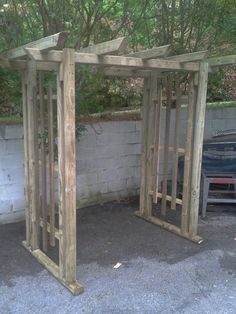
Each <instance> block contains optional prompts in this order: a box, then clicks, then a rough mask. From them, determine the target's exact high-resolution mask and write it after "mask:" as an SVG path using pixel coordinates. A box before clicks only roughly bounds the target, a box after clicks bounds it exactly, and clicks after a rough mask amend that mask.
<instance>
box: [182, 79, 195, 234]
mask: <svg viewBox="0 0 236 314" xmlns="http://www.w3.org/2000/svg"><path fill="white" fill-rule="evenodd" d="M196 75H197V74H194V75H193V76H192V77H191V78H190V83H189V97H188V117H187V124H186V136H185V156H184V176H183V198H182V199H183V204H182V212H181V232H182V233H183V234H185V233H187V232H188V225H189V193H190V181H191V167H192V163H191V161H192V159H191V157H192V142H193V123H194V110H195V107H196V87H195V85H194V80H195V76H196Z"/></svg>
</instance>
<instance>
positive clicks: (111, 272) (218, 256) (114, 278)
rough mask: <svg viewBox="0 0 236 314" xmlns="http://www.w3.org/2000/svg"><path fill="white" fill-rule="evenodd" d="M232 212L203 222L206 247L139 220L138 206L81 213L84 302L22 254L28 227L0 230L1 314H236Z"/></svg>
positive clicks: (213, 214)
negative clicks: (135, 214)
mask: <svg viewBox="0 0 236 314" xmlns="http://www.w3.org/2000/svg"><path fill="white" fill-rule="evenodd" d="M225 208H226V207H224V208H223V207H220V206H217V207H212V206H211V208H210V209H213V210H214V211H215V210H216V212H209V213H208V216H207V219H206V220H204V221H202V220H200V224H199V234H201V235H202V236H203V237H204V238H205V241H204V242H203V244H201V245H197V244H194V243H192V242H190V241H187V240H184V239H182V238H180V237H177V236H175V235H173V234H171V233H169V232H166V231H164V230H162V229H160V228H159V227H157V226H154V225H151V224H149V223H148V222H145V221H143V220H141V219H138V218H136V217H135V216H134V215H133V211H134V210H136V209H137V204H136V203H133V204H124V203H123V204H115V203H109V204H105V205H103V206H94V207H90V208H86V209H83V210H80V212H79V215H78V262H77V265H78V268H77V271H78V276H77V278H78V280H79V282H80V283H81V284H82V285H83V286H84V288H85V291H84V293H83V294H82V295H80V296H77V297H73V296H72V295H71V294H70V292H68V291H67V290H66V289H65V288H64V287H63V286H61V285H60V284H59V283H58V281H57V280H56V279H54V278H53V277H52V276H51V275H50V274H49V273H48V272H47V271H46V270H45V269H43V267H41V266H40V265H39V264H38V263H37V261H36V260H35V259H34V258H33V257H31V256H30V254H29V253H28V252H27V251H26V250H25V249H24V248H23V247H22V246H21V244H20V243H21V241H22V240H23V239H24V224H23V223H17V224H9V225H3V226H0V239H1V241H0V252H1V255H0V313H1V314H5V313H48V314H50V313H54V314H55V313H109V314H112V313H201V314H203V313H214V314H215V313H222V314H223V313H224V314H226V313H236V249H235V246H236V241H235V238H236V228H235V227H236V211H233V210H231V211H228V212H227V213H226V212H224V211H223V210H222V209H225ZM227 208H228V209H234V208H233V207H232V208H230V207H227ZM54 258H56V256H54ZM117 262H120V263H121V264H122V265H121V266H120V267H119V268H118V269H114V268H113V267H114V265H115V264H116V263H117Z"/></svg>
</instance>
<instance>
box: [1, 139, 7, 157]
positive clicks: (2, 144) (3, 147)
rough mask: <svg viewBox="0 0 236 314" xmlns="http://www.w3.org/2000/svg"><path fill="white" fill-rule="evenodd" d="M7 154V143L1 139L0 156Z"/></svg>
mask: <svg viewBox="0 0 236 314" xmlns="http://www.w3.org/2000/svg"><path fill="white" fill-rule="evenodd" d="M5 154H7V141H6V140H4V139H0V156H1V155H5Z"/></svg>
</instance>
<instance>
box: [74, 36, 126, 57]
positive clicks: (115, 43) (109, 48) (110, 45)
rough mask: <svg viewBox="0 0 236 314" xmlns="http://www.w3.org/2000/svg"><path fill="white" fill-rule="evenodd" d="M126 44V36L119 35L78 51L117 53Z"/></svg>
mask: <svg viewBox="0 0 236 314" xmlns="http://www.w3.org/2000/svg"><path fill="white" fill-rule="evenodd" d="M127 45H128V43H127V40H126V37H120V38H117V39H114V40H110V41H106V42H103V43H100V44H96V45H91V46H88V47H86V48H82V49H79V50H78V52H84V53H85V52H87V53H95V54H97V55H105V54H117V53H123V52H124V51H125V50H126V48H127Z"/></svg>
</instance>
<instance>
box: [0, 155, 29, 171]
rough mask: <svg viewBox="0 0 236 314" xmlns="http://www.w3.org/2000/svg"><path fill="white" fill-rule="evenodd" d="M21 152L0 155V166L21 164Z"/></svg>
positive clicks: (6, 166)
mask: <svg viewBox="0 0 236 314" xmlns="http://www.w3.org/2000/svg"><path fill="white" fill-rule="evenodd" d="M23 156H24V155H23V153H17V154H5V155H2V156H1V155H0V168H2V169H5V168H12V166H15V167H17V166H22V165H23Z"/></svg>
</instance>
